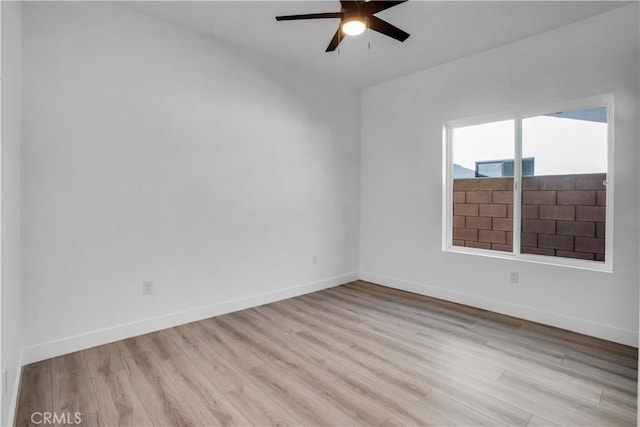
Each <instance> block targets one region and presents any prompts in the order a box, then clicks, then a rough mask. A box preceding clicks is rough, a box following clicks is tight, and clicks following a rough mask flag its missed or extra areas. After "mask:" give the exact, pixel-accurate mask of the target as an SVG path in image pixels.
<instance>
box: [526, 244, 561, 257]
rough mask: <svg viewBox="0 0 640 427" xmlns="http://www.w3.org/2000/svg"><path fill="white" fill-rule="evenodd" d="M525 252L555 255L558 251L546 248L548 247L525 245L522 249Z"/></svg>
mask: <svg viewBox="0 0 640 427" xmlns="http://www.w3.org/2000/svg"><path fill="white" fill-rule="evenodd" d="M521 252H522V253H523V254H536V255H550V256H555V255H556V251H555V250H554V249H546V248H529V247H526V246H523V247H522V249H521Z"/></svg>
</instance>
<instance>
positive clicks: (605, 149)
mask: <svg viewBox="0 0 640 427" xmlns="http://www.w3.org/2000/svg"><path fill="white" fill-rule="evenodd" d="M611 108H612V107H611V102H610V99H609V98H599V99H597V100H593V99H592V100H589V101H584V102H581V103H578V104H577V108H576V104H574V105H573V106H571V107H570V108H565V109H561V110H560V111H555V112H554V111H553V110H551V109H549V110H547V111H552V112H548V113H544V114H538V115H515V114H514V115H513V116H512V117H510V118H508V120H500V121H486V120H485V121H475V122H469V121H465V122H453V123H448V124H447V125H445V136H446V138H445V145H446V149H445V184H446V188H445V195H446V200H445V209H444V219H445V220H444V232H443V240H444V241H443V246H444V249H445V250H450V251H456V252H467V253H476V254H483V255H492V256H503V257H505V256H506V257H515V258H518V259H523V260H529V261H537V262H546V263H552V264H561V265H570V266H582V267H586V268H593V269H598V270H609V271H610V270H611V265H612V264H611V251H610V248H611V239H610V235H611V233H610V231H611V229H612V228H611V221H610V218H612V216H611V209H612V207H611V203H610V201H611V200H613V199H612V197H611V195H610V193H611V191H612V182H611V179H610V174H611V162H610V152H611V141H610V135H611V128H610V126H609V123H610V116H611ZM607 231H609V232H607Z"/></svg>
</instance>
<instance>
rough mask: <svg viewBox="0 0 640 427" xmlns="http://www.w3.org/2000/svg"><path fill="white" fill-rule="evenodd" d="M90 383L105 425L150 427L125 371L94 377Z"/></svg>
mask: <svg viewBox="0 0 640 427" xmlns="http://www.w3.org/2000/svg"><path fill="white" fill-rule="evenodd" d="M92 382H93V389H94V390H95V393H96V400H97V403H98V407H99V408H100V414H101V416H102V419H103V420H104V423H105V425H108V426H116V425H117V426H143V425H151V419H150V418H149V416H148V415H147V411H146V410H145V409H144V406H143V404H142V402H141V400H140V398H139V397H138V393H137V392H136V390H135V389H134V387H133V384H132V383H131V378H130V377H129V373H128V372H127V371H126V370H125V369H122V370H120V371H117V372H111V373H108V374H105V375H100V376H96V377H94V378H93V379H92Z"/></svg>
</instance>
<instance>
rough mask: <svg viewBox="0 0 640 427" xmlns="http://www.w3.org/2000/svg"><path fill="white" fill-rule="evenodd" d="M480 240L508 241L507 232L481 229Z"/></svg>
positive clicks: (492, 241)
mask: <svg viewBox="0 0 640 427" xmlns="http://www.w3.org/2000/svg"><path fill="white" fill-rule="evenodd" d="M478 240H479V241H481V242H491V243H506V242H507V233H505V232H504V231H495V230H480V231H478Z"/></svg>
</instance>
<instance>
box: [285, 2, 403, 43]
mask: <svg viewBox="0 0 640 427" xmlns="http://www.w3.org/2000/svg"><path fill="white" fill-rule="evenodd" d="M406 1H407V0H398V1H382V0H380V1H377V0H371V1H363V0H340V4H341V5H342V10H341V11H340V12H328V13H309V14H306V15H286V16H276V21H295V20H299V19H325V18H340V26H339V27H338V30H337V31H336V33H335V34H334V35H333V38H332V39H331V42H330V43H329V46H327V50H326V51H325V52H333V51H334V50H336V48H337V47H338V45H339V44H340V42H341V41H342V40H343V39H344V36H345V35H349V36H355V35H358V34H362V33H363V32H364V30H365V29H367V28H370V29H372V30H374V31H377V32H379V33H380V34H384V35H385V36H387V37H391V38H393V39H396V40H398V41H401V42H403V41H405V40H406V39H407V38H408V37H409V33H407V32H405V31H402V30H401V29H400V28H398V27H395V26H393V25H391V24H389V23H388V22H387V21H384V20H382V19H380V18H378V17H377V16H374V15H375V14H376V13H378V12H381V11H383V10H386V9H389V8H390V7H393V6H397V5H399V4H401V3H404V2H406Z"/></svg>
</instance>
